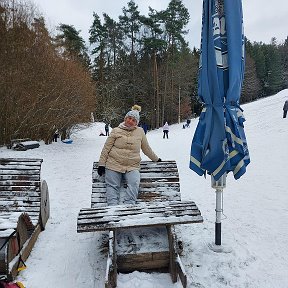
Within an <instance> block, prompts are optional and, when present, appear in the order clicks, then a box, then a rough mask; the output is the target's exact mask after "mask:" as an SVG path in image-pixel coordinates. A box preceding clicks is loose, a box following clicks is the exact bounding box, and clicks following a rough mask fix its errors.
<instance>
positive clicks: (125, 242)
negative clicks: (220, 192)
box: [77, 161, 203, 288]
mask: <svg viewBox="0 0 288 288" xmlns="http://www.w3.org/2000/svg"><path fill="white" fill-rule="evenodd" d="M97 167H98V163H97V162H95V163H94V165H93V171H92V182H93V183H92V198H91V208H83V209H81V210H80V213H79V216H78V223H77V232H78V233H81V232H94V231H109V247H108V250H109V251H108V256H107V267H106V278H105V287H106V288H108V287H109V288H110V287H117V273H118V272H120V273H127V272H128V273H129V272H132V271H135V270H138V271H145V272H148V271H161V272H164V271H166V272H169V273H170V275H171V279H172V281H173V282H176V281H177V279H178V278H180V280H181V282H182V285H183V287H186V286H187V275H186V273H185V269H184V266H183V264H182V262H181V258H180V256H179V254H181V252H182V248H183V243H182V242H181V241H180V240H179V238H178V235H177V234H178V232H177V233H176V232H175V231H176V229H175V228H176V227H175V225H176V224H187V223H202V222H203V218H202V216H201V213H200V211H199V209H198V207H197V206H196V204H195V203H194V202H193V201H181V194H180V182H179V174H178V168H177V164H176V162H175V161H162V162H150V161H142V162H141V164H140V167H141V168H140V174H141V180H140V188H139V195H138V201H137V204H135V205H117V206H107V202H106V188H105V183H103V181H101V179H99V177H98V174H97ZM122 189H125V183H124V184H123V187H122Z"/></svg>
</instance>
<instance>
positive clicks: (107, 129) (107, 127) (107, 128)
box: [105, 123, 109, 136]
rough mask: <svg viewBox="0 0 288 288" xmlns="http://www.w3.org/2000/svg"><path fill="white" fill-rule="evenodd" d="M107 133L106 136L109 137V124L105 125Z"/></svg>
mask: <svg viewBox="0 0 288 288" xmlns="http://www.w3.org/2000/svg"><path fill="white" fill-rule="evenodd" d="M105 133H106V135H105V136H109V123H106V124H105Z"/></svg>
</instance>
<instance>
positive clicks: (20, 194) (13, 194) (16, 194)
mask: <svg viewBox="0 0 288 288" xmlns="http://www.w3.org/2000/svg"><path fill="white" fill-rule="evenodd" d="M39 195H40V193H39V192H37V191H1V194H0V198H2V197H3V198H5V197H6V198H9V197H21V198H22V197H39Z"/></svg>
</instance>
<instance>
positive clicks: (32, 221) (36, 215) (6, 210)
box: [0, 158, 50, 280]
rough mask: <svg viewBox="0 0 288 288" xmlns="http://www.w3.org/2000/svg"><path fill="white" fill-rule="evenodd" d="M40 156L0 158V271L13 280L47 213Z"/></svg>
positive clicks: (48, 211)
mask: <svg viewBox="0 0 288 288" xmlns="http://www.w3.org/2000/svg"><path fill="white" fill-rule="evenodd" d="M42 161H43V160H42V159H27V158H0V219H1V225H0V247H1V246H3V247H2V249H1V250H0V275H4V276H6V277H7V278H8V279H9V280H13V279H14V278H15V277H16V275H17V273H18V268H19V267H18V266H19V265H20V266H21V265H23V263H21V261H20V260H23V261H26V259H27V258H28V256H29V255H30V253H31V250H32V248H33V246H34V244H35V242H36V240H37V238H38V235H39V233H40V232H41V231H43V230H44V229H45V225H46V222H47V220H48V218H49V214H50V206H49V191H48V186H47V183H46V181H45V180H41V175H40V173H41V164H42Z"/></svg>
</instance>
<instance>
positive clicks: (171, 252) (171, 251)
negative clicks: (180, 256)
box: [166, 225, 177, 283]
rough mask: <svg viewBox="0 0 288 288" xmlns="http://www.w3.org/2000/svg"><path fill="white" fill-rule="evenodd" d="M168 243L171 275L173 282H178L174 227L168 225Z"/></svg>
mask: <svg viewBox="0 0 288 288" xmlns="http://www.w3.org/2000/svg"><path fill="white" fill-rule="evenodd" d="M166 228H167V234H168V241H169V272H170V275H171V279H172V282H173V283H175V282H177V270H176V257H177V253H176V245H175V237H174V235H173V233H174V231H173V230H172V225H166Z"/></svg>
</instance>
